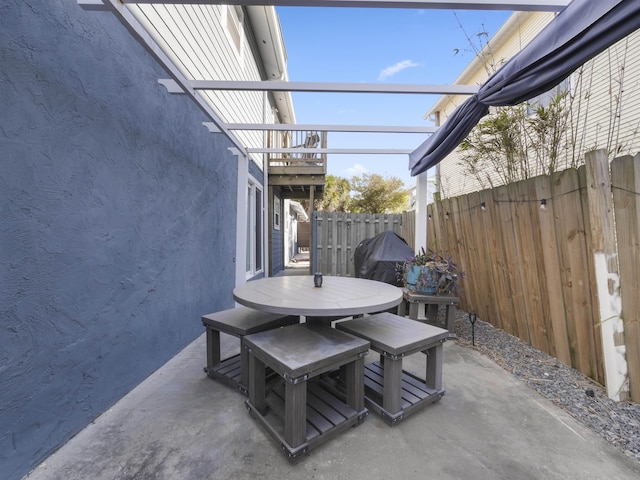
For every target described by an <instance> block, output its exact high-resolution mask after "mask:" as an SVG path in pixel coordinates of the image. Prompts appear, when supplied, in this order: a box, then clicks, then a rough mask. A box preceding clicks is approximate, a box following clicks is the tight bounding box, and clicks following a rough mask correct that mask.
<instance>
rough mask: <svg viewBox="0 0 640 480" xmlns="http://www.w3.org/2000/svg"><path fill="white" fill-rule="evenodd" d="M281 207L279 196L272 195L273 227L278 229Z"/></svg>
mask: <svg viewBox="0 0 640 480" xmlns="http://www.w3.org/2000/svg"><path fill="white" fill-rule="evenodd" d="M280 211H281V207H280V197H278V196H277V195H274V196H273V229H274V230H280V220H281V217H282V215H281V213H280Z"/></svg>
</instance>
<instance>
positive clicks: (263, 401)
mask: <svg viewBox="0 0 640 480" xmlns="http://www.w3.org/2000/svg"><path fill="white" fill-rule="evenodd" d="M244 346H245V348H247V349H248V352H249V399H248V400H247V401H246V405H247V408H248V409H249V412H250V413H251V415H252V416H253V417H254V418H256V419H257V420H258V421H259V423H260V424H261V425H262V426H263V427H264V428H265V429H266V430H267V432H268V433H269V434H270V435H271V436H272V437H273V438H274V439H276V440H277V441H278V442H279V443H280V444H281V446H282V448H283V450H284V451H286V452H287V454H288V455H289V458H290V459H295V458H296V457H298V456H299V455H301V454H303V453H305V452H307V451H308V450H310V449H312V448H314V447H316V446H318V445H320V444H322V443H324V442H326V441H327V440H330V439H331V438H333V437H334V436H336V435H338V434H339V433H341V432H343V431H344V430H346V429H347V428H349V427H351V426H353V425H357V424H359V423H360V422H362V420H363V419H364V417H365V416H366V415H367V413H368V410H367V409H366V408H365V407H364V356H365V355H366V354H367V352H368V351H369V342H368V341H366V340H363V339H361V338H357V337H354V336H352V335H349V334H347V333H344V332H338V331H336V330H335V329H332V328H331V327H328V326H313V327H309V326H307V325H305V324H300V325H293V326H291V327H285V328H280V329H278V330H270V331H267V332H262V333H256V334H254V335H248V336H246V337H245V338H244ZM266 367H270V368H271V369H272V370H273V371H274V372H275V373H277V374H278V375H279V376H280V377H281V379H278V381H277V382H274V384H273V387H272V388H267V384H266V379H265V370H266ZM341 367H342V368H343V370H344V372H345V392H346V393H345V397H338V396H336V395H335V394H334V393H335V392H334V391H332V389H331V388H330V387H329V386H328V385H327V384H324V382H323V381H322V380H321V379H320V378H319V377H318V376H319V375H320V374H322V373H326V372H329V371H333V370H337V369H339V368H341Z"/></svg>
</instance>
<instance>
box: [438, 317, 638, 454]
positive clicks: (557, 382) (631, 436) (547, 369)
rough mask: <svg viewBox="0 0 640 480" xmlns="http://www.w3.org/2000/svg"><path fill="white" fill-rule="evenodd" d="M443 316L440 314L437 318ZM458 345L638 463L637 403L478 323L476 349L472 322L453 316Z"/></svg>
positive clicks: (481, 322) (488, 325) (476, 325)
mask: <svg viewBox="0 0 640 480" xmlns="http://www.w3.org/2000/svg"><path fill="white" fill-rule="evenodd" d="M443 313H444V312H440V314H441V315H442V314H443ZM454 332H455V333H456V335H457V336H458V340H457V342H458V344H460V345H462V346H465V347H468V348H474V349H476V350H478V351H479V352H481V353H483V354H484V355H486V356H487V357H489V358H491V359H492V360H494V361H495V362H496V363H497V364H498V365H500V366H501V367H502V368H504V369H505V370H507V371H508V372H511V373H512V374H513V375H515V376H516V377H517V378H518V379H520V380H521V381H522V382H524V383H525V384H526V385H527V386H529V387H530V388H532V389H533V390H535V391H537V392H538V393H540V394H541V395H542V396H544V397H545V398H547V399H549V400H550V401H551V402H553V403H554V404H556V405H557V406H559V407H560V408H562V409H563V410H565V411H566V412H567V413H569V414H570V415H571V416H572V417H574V418H575V419H576V420H578V421H579V422H581V423H583V424H584V425H585V426H586V427H588V428H589V429H591V430H592V431H594V432H595V433H597V434H598V435H600V436H601V437H602V438H604V439H605V440H606V441H607V442H609V443H611V444H612V445H614V446H616V447H617V448H619V449H620V450H622V451H623V452H624V453H626V454H627V455H628V456H630V457H631V458H633V459H635V460H637V461H638V462H640V404H637V403H631V402H614V401H613V400H611V399H609V398H608V397H607V395H606V392H605V390H604V389H603V388H602V386H600V385H598V384H597V383H595V382H593V381H592V380H590V379H589V378H588V377H586V376H584V375H583V374H582V373H580V372H578V371H577V370H575V369H573V368H571V367H568V366H566V365H564V364H563V363H561V362H560V361H559V360H557V359H555V358H553V357H551V356H549V355H547V354H546V353H544V352H541V351H540V350H538V349H536V348H534V347H532V346H531V345H527V344H526V343H524V342H523V341H522V340H520V339H519V338H516V337H514V336H513V335H510V334H508V333H506V332H505V331H503V330H500V329H498V328H495V327H493V326H492V325H491V324H489V323H486V322H483V321H481V320H477V321H476V323H475V346H473V345H472V335H471V332H472V330H471V322H470V321H469V316H468V315H467V313H466V312H462V311H458V316H457V319H456V322H455V324H454Z"/></svg>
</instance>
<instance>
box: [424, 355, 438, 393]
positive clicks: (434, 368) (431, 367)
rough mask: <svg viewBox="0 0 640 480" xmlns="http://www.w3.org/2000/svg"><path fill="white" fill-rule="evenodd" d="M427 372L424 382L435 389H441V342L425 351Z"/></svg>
mask: <svg viewBox="0 0 640 480" xmlns="http://www.w3.org/2000/svg"><path fill="white" fill-rule="evenodd" d="M425 353H426V354H427V355H426V357H427V374H426V377H425V378H426V381H425V384H426V385H427V387H431V388H433V389H435V390H441V389H442V343H439V344H438V345H436V346H435V347H431V348H429V349H427V350H426V351H425Z"/></svg>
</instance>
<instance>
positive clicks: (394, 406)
mask: <svg viewBox="0 0 640 480" xmlns="http://www.w3.org/2000/svg"><path fill="white" fill-rule="evenodd" d="M383 382H384V386H383V397H382V398H383V400H382V406H383V407H384V409H385V410H386V411H387V412H389V413H391V414H394V413H398V412H399V411H400V410H401V409H402V389H401V386H402V385H401V384H402V358H398V359H393V358H388V357H387V358H385V360H384V381H383Z"/></svg>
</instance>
